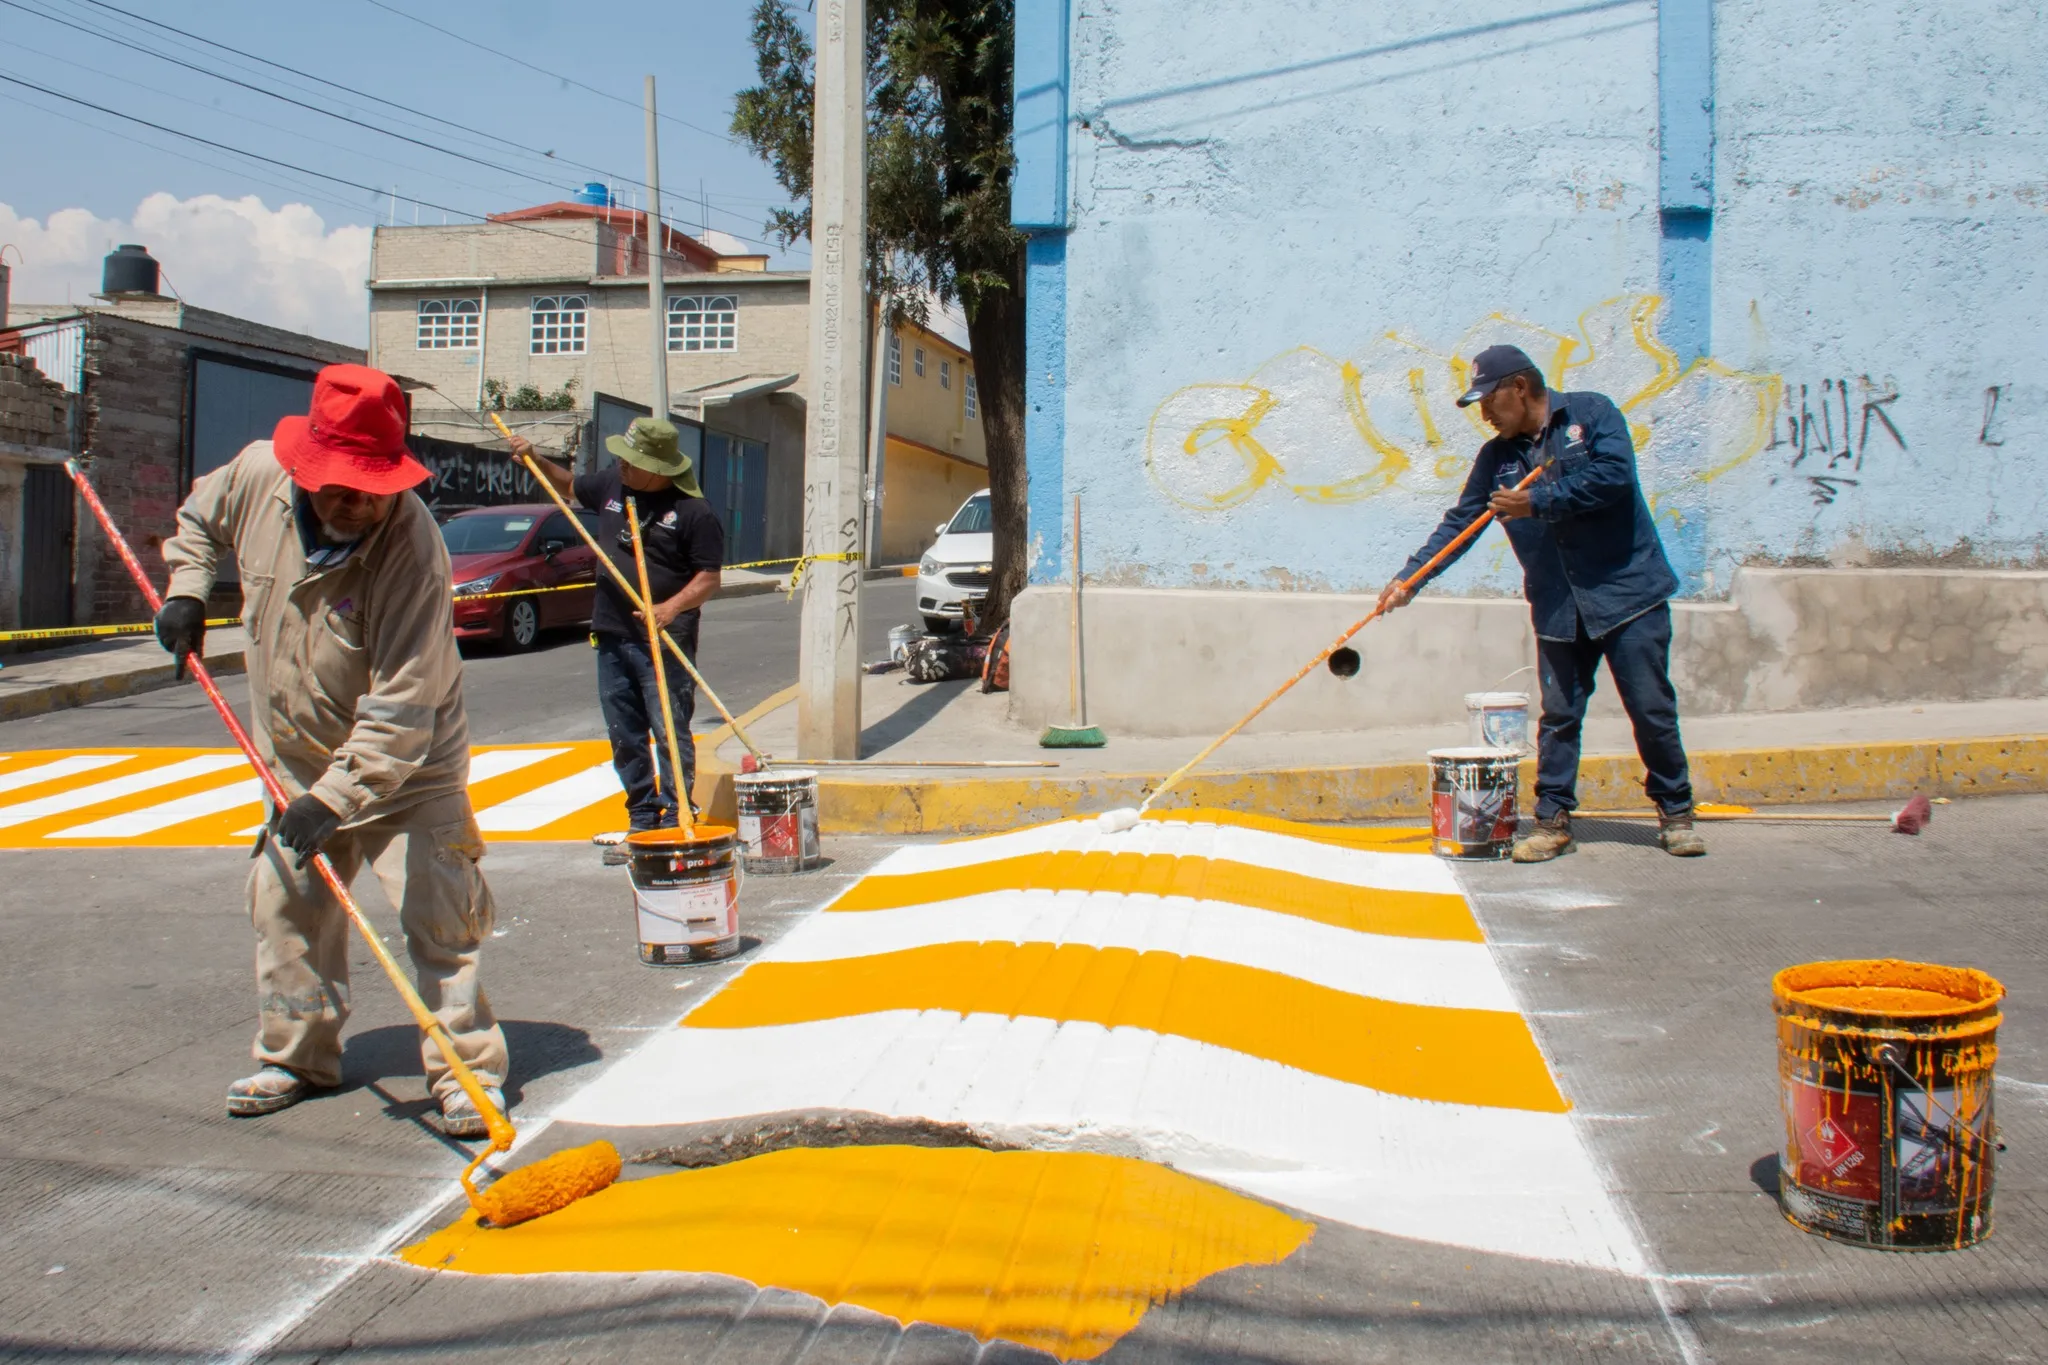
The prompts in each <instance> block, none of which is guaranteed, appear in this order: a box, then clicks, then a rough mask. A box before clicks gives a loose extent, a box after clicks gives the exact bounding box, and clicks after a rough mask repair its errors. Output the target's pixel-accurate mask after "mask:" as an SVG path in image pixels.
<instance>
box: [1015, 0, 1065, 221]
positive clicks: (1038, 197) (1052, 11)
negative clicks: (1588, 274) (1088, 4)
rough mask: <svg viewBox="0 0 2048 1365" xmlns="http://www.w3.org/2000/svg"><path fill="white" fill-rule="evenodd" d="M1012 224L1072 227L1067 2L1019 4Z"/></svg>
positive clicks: (1046, 0)
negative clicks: (1069, 210) (1069, 217)
mask: <svg viewBox="0 0 2048 1365" xmlns="http://www.w3.org/2000/svg"><path fill="white" fill-rule="evenodd" d="M1016 22H1017V28H1016V49H1015V55H1014V57H1013V58H1012V62H1011V77H1012V81H1013V82H1014V85H1013V88H1014V90H1015V92H1016V104H1015V107H1014V109H1013V110H1012V121H1011V131H1010V148H1011V150H1012V151H1013V152H1014V153H1015V154H1016V157H1017V164H1016V166H1015V167H1014V168H1013V169H1012V170H1011V172H1010V222H1011V223H1012V224H1013V225H1015V226H1017V227H1021V228H1064V227H1066V225H1067V0H1017V21H1016Z"/></svg>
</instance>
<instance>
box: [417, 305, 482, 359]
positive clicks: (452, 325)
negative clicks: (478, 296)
mask: <svg viewBox="0 0 2048 1365" xmlns="http://www.w3.org/2000/svg"><path fill="white" fill-rule="evenodd" d="M482 321H483V310H482V309H481V308H480V307H478V306H477V301H476V300H475V299H421V300H420V317H419V331H418V333H417V336H416V339H415V341H414V342H413V344H414V345H415V346H417V347H418V348H419V349H420V350H422V351H473V350H475V349H476V348H477V345H478V342H479V341H480V339H481V338H482V335H483V326H482Z"/></svg>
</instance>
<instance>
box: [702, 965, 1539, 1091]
mask: <svg viewBox="0 0 2048 1365" xmlns="http://www.w3.org/2000/svg"><path fill="white" fill-rule="evenodd" d="M881 1010H949V1011H952V1012H954V1013H956V1014H1000V1015H1008V1016H1011V1017H1015V1016H1018V1015H1027V1016H1031V1017H1034V1018H1040V1019H1054V1020H1058V1021H1060V1022H1062V1023H1067V1022H1082V1023H1092V1024H1101V1025H1102V1026H1103V1027H1105V1028H1141V1029H1149V1030H1151V1031H1152V1032H1154V1033H1165V1034H1173V1035H1175V1036H1177V1037H1181V1038H1188V1039H1192V1040H1193V1041H1195V1042H1200V1043H1209V1044H1213V1045H1214V1046H1217V1047H1223V1048H1228V1049H1230V1050H1231V1051H1233V1052H1242V1053H1245V1054H1246V1055H1248V1056H1252V1057H1260V1058H1263V1059H1265V1060H1267V1061H1271V1062H1278V1063H1280V1064H1281V1065H1283V1066H1292V1067H1296V1068H1298V1069H1300V1070H1302V1071H1307V1072H1312V1073H1314V1074H1315V1075H1319V1076H1328V1077H1330V1078H1331V1079H1333V1080H1339V1081H1345V1082H1348V1083H1349V1084H1352V1085H1362V1086H1368V1087H1370V1088H1372V1089H1374V1090H1381V1091H1385V1092H1387V1093H1388V1094H1394V1095H1407V1096H1410V1097H1412V1098H1414V1099H1419V1100H1441V1101H1444V1102H1446V1103H1451V1104H1474V1105H1486V1106H1489V1107H1494V1108H1505V1109H1534V1110H1539V1111H1542V1112H1544V1113H1563V1112H1564V1111H1565V1110H1567V1109H1569V1108H1570V1107H1571V1106H1570V1105H1568V1104H1567V1103H1566V1102H1565V1099H1564V1096H1563V1095H1561V1094H1559V1093H1558V1089H1557V1083H1556V1082H1555V1081H1553V1080H1552V1079H1551V1078H1550V1069H1549V1068H1548V1067H1547V1066H1545V1065H1544V1062H1543V1055H1542V1054H1541V1053H1540V1052H1538V1051H1537V1049H1536V1040H1535V1038H1534V1037H1532V1036H1531V1035H1530V1032H1529V1026H1528V1024H1527V1023H1525V1022H1524V1021H1523V1019H1522V1017H1521V1016H1520V1015H1518V1014H1510V1013H1508V1012H1506V1011H1504V1010H1472V1009H1452V1008H1448V1007H1445V1006H1440V1005H1411V1004H1406V1003H1403V1002H1400V1001H1393V1000H1378V999H1374V998H1372V997H1370V996H1363V995H1352V994H1350V993H1348V992H1345V991H1339V990H1332V989H1331V988H1329V987H1328V986H1318V985H1315V984H1314V983H1312V982H1308V981H1303V980H1301V979H1299V978H1297V977H1292V976H1286V975H1283V974H1282V973H1279V972H1269V971H1264V970H1262V969H1260V968H1256V967H1246V966H1241V965H1239V964H1237V963H1232V962H1217V961H1214V960H1212V959H1210V958H1203V957H1182V956H1180V955H1179V954H1177V953H1164V952H1147V953H1138V952H1133V951H1132V950H1130V949H1128V948H1093V947H1089V946H1087V945H1085V944H1075V943H1063V944H1051V943H941V944H934V945H932V946H930V947H924V948H910V949H905V950H903V951H901V952H894V953H877V954H874V955H872V956H869V957H855V958H839V959H835V960H832V961H827V962H773V961H762V962H756V963H755V964H754V965H753V966H751V967H749V968H747V970H746V971H744V972H742V973H741V974H740V975H739V976H737V977H735V978H734V979H733V982H732V984H731V985H729V986H727V987H726V988H725V989H724V990H723V991H720V992H719V993H718V994H717V995H714V996H712V997H711V998H710V999H708V1000H706V1001H705V1002H704V1004H703V1005H701V1006H699V1007H698V1008H697V1009H696V1010H695V1011H693V1012H692V1013H691V1014H690V1015H689V1016H687V1017H686V1018H685V1019H684V1020H683V1027H685V1028H758V1027H763V1026H767V1025H775V1024H800V1023H810V1022H813V1021H816V1020H820V1019H840V1018H845V1017H847V1016H850V1015H858V1014H873V1013H876V1012H879V1011H881Z"/></svg>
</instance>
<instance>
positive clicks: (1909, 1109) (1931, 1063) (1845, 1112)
mask: <svg viewBox="0 0 2048 1365" xmlns="http://www.w3.org/2000/svg"><path fill="white" fill-rule="evenodd" d="M2004 996H2005V988H2004V987H2003V986H2001V985H2000V984H1999V983H1998V982H1997V981H1996V980H1994V979H1993V978H1991V977H1990V976H1988V975H1986V974H1985V973H1983V972H1980V971H1976V970H1974V969H1971V968H1968V967H1941V966H1936V965H1934V964H1932V963H1926V962H1897V961H1889V960H1883V961H1853V962H1809V963H1807V964H1805V965H1804V966H1799V967H1787V968H1786V969H1785V970H1784V971H1782V972H1779V973H1778V975H1777V976H1776V978H1774V979H1773V980H1772V982H1771V1003H1772V1007H1773V1009H1774V1010H1775V1011H1776V1013H1777V1016H1778V1090H1779V1095H1780V1099H1781V1104H1782V1107H1783V1113H1784V1122H1785V1133H1784V1144H1783V1147H1782V1149H1781V1150H1780V1152H1779V1155H1778V1199H1779V1205H1780V1207H1781V1208H1782V1209H1783V1210H1784V1213H1785V1217H1786V1219H1787V1220H1788V1221H1789V1222H1791V1223H1792V1224H1793V1225H1794V1226H1795V1227H1801V1228H1804V1229H1806V1230H1807V1231H1808V1232H1814V1233H1818V1234H1820V1235H1821V1236H1823V1237H1826V1238H1828V1239H1829V1240H1831V1241H1837V1242H1848V1243H1850V1244H1852V1245H1855V1246H1863V1247H1874V1248H1877V1249H1879V1250H1884V1251H1946V1250H1950V1249H1954V1248H1959V1247H1966V1246H1971V1245H1973V1244H1975V1243H1977V1242H1981V1241H1983V1240H1984V1239H1985V1238H1986V1237H1988V1236H1990V1235H1991V1185H1992V1177H1993V1174H1994V1172H1995V1167H1996V1157H1997V1146H1998V1144H1997V1139H1996V1137H1995V1136H1994V1129H1993V1128H1992V1122H1991V1089H1992V1076H1991V1072H1992V1067H1993V1065H1994V1064H1995V1063H1996V1062H1997V1060H1998V1025H1999V1022H2000V1015H1999V1011H1998V1005H1999V1001H2000V1000H2002V999H2003V998H2004Z"/></svg>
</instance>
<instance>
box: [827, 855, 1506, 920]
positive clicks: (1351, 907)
mask: <svg viewBox="0 0 2048 1365" xmlns="http://www.w3.org/2000/svg"><path fill="white" fill-rule="evenodd" d="M1033 890H1045V891H1111V892H1120V893H1123V894H1126V895H1143V896H1187V897H1189V898H1191V899H1194V900H1206V901H1224V902H1228V903H1229V904H1231V905H1244V906H1249V907H1251V908H1252V909H1254V910H1270V911H1273V912H1275V913H1276V914H1282V915H1293V916H1295V917H1297V918H1299V919H1308V920H1314V921H1316V922H1317V923H1319V924H1329V925H1334V926H1335V927H1337V928H1339V929H1351V930H1355V931H1357V932H1359V933H1363V934H1393V935H1396V936H1398V937H1401V938H1441V939H1453V940H1456V941H1458V942H1461V943H1483V942H1485V935H1484V934H1482V933H1481V932H1480V930H1479V923H1478V921H1477V920H1475V919H1473V918H1472V908H1471V907H1470V906H1469V905H1467V904H1466V903H1465V898H1464V897H1463V896H1454V895H1443V894H1438V893H1436V892H1430V891H1384V890H1381V889H1379V888H1377V887H1365V886H1346V885H1344V884H1343V883H1341V882H1331V881H1324V880H1323V879H1321V878H1320V877H1305V876H1303V875H1301V874H1300V873H1298V872H1281V871H1278V870H1276V869H1274V868H1270V867H1253V866H1252V865H1250V864H1248V863H1235V862H1231V861H1229V860H1227V859H1223V858H1198V857H1188V856H1176V855H1174V854H1170V853H1149V854H1148V853H1110V852H1104V851H1100V850H1097V851H1093V852H1088V853H1078V852H1074V851H1071V850H1062V851H1059V852H1055V853H1024V854H1019V855H1018V856H1016V857H1014V858H997V859H993V860H991V861H989V862H985V863H974V864H971V865H970V866H967V867H952V868H943V869H940V870H937V871H933V872H904V873H895V874H890V875H880V874H874V873H870V874H869V875H868V876H866V877H863V878H861V879H860V880H859V881H858V882H856V883H854V884H853V885H852V886H851V887H849V888H847V891H846V893H845V894H844V895H842V896H841V897H840V898H839V899H838V900H836V901H834V902H832V905H831V906H830V908H831V909H833V910H894V909H898V908H900V907H902V906H906V905H930V904H931V903H933V902H934V901H945V900H957V899H959V898H960V897H963V896H975V895H981V894H983V893H986V892H991V891H1033Z"/></svg>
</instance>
